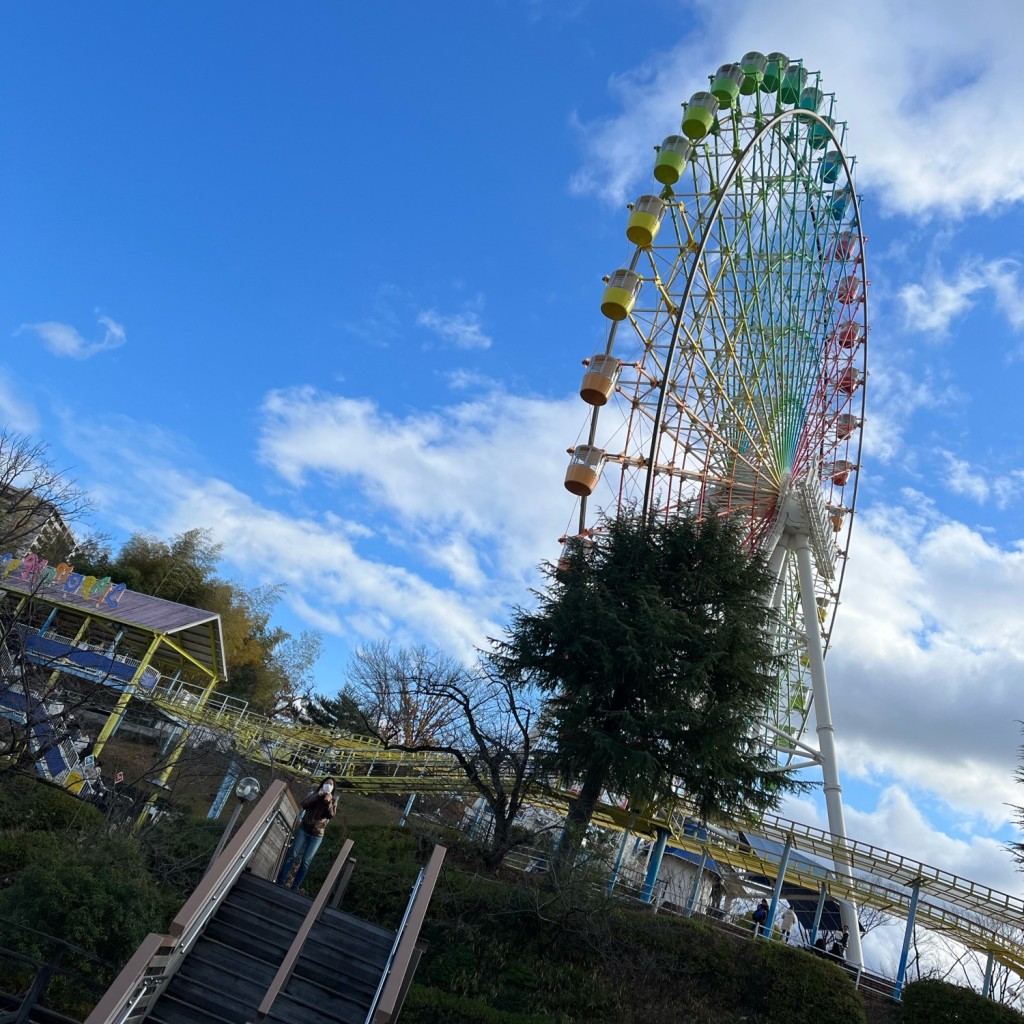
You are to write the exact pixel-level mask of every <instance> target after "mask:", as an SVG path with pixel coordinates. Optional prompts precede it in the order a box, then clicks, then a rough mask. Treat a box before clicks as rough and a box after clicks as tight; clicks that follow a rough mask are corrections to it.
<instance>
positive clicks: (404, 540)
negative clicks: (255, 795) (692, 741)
mask: <svg viewBox="0 0 1024 1024" xmlns="http://www.w3.org/2000/svg"><path fill="white" fill-rule="evenodd" d="M629 10H630V13H629V15H628V17H625V16H624V15H623V7H622V5H621V4H611V3H610V2H597V0H590V2H588V0H559V2H558V3H553V2H552V3H547V2H544V0H504V2H495V3H477V4H468V3H460V4H450V5H444V4H441V5H437V4H434V5H423V4H419V3H399V4H333V3H326V2H323V3H311V4H305V5H300V6H295V5H282V4H271V3H262V2H257V0H246V2H244V3H242V2H240V0H239V2H229V0H224V2H222V3H218V4H216V5H209V4H200V3H196V2H190V0H179V2H178V3H176V4H173V5H139V4H133V3H127V2H121V3H118V2H110V3H107V4H104V5H100V6H97V5H82V4H78V3H72V2H65V3H60V2H54V3H51V4H47V5H45V8H44V7H42V6H39V5H27V4H21V5H14V4H7V5H4V7H3V9H2V11H0V56H2V64H0V67H2V68H3V71H2V72H0V81H2V83H3V92H4V95H3V107H4V110H5V121H4V143H5V144H4V147H3V148H4V156H3V157H2V158H0V204H2V224H3V238H4V241H5V244H4V245H3V246H2V248H0V338H3V339H5V340H3V341H2V342H0V345H2V348H0V415H2V416H3V418H4V419H5V420H6V421H7V422H8V423H9V424H10V425H12V426H14V427H16V428H18V429H20V430H24V431H27V432H29V433H31V434H33V435H36V436H38V437H40V438H43V439H45V440H46V441H48V442H49V443H50V444H52V446H53V448H54V450H55V452H56V453H57V455H58V459H59V462H60V463H61V464H62V465H65V466H68V467H71V468H73V471H74V473H75V475H76V476H77V477H78V479H79V480H80V481H81V482H82V483H83V484H84V485H85V486H87V487H88V488H89V489H90V490H91V491H92V492H93V494H94V495H95V498H96V501H97V512H96V515H95V518H94V522H93V524H92V525H93V527H94V528H96V529H100V530H106V531H109V532H111V533H112V534H113V535H114V536H115V537H116V538H120V537H123V536H124V535H126V534H127V533H128V532H130V531H132V530H136V529H144V530H149V531H152V532H155V533H157V534H160V535H165V536H166V535H170V534H172V533H175V532H177V531H180V530H183V529H186V528H189V527H193V526H209V527H211V528H212V529H213V530H214V531H215V532H216V534H217V536H218V538H220V539H221V540H222V541H223V542H224V543H225V559H226V560H225V565H224V572H225V573H226V574H228V575H231V576H235V577H238V578H240V579H243V580H245V581H249V582H271V581H284V582H285V583H287V585H288V591H287V594H288V596H287V607H286V608H284V609H283V614H282V622H283V624H284V625H285V626H286V627H288V628H292V629H296V630H297V629H301V628H309V627H315V628H318V629H320V630H322V631H323V632H324V635H325V639H326V647H327V652H326V654H325V657H324V659H323V661H322V663H321V666H320V683H321V686H322V688H323V689H324V690H327V691H331V690H333V689H335V688H336V687H337V685H338V682H339V681H340V677H341V673H342V670H343V667H344V664H345V662H346V660H347V657H348V654H349V652H350V650H351V648H352V647H353V646H354V645H356V644H358V643H360V642H362V641H366V640H371V639H375V638H377V637H380V636H385V635H387V636H392V637H394V638H396V639H397V640H399V641H419V640H423V641H426V642H428V643H436V644H438V645H441V646H443V647H446V648H448V649H450V650H452V651H455V652H466V653H468V652H469V651H471V650H472V648H473V646H474V645H475V644H477V643H479V642H480V641H481V640H482V638H484V637H485V636H487V635H489V634H494V632H495V631H497V630H499V629H500V628H501V625H502V623H503V622H504V621H505V620H506V617H507V613H508V609H509V607H510V605H512V604H514V603H516V602H518V601H522V600H524V599H525V598H526V594H527V590H528V588H529V586H530V585H531V584H533V583H535V582H536V581H537V575H536V568H535V567H536V565H537V563H538V562H539V561H540V560H541V559H544V558H551V557H554V556H555V555H556V554H557V550H558V544H557V538H558V536H559V535H560V534H561V533H563V532H564V531H565V529H566V527H567V526H568V525H569V522H570V519H571V516H572V512H573V507H572V502H571V500H570V498H569V496H568V495H567V494H566V493H565V491H564V490H563V488H562V484H561V481H562V476H563V473H564V468H565V461H566V456H565V449H566V447H567V446H569V445H571V444H573V443H574V442H575V440H576V438H577V435H578V433H579V430H580V426H581V424H582V422H583V420H584V409H583V407H582V404H581V402H580V400H579V398H578V396H577V395H576V388H577V386H578V382H579V374H580V360H581V359H582V358H583V357H585V356H587V355H589V354H590V352H591V351H592V350H593V348H594V347H595V345H596V344H597V343H598V342H599V341H600V339H601V338H602V337H603V332H604V327H605V323H606V322H605V321H604V319H603V318H602V317H601V315H600V313H599V311H598V302H599V296H600V291H601V287H602V285H601V277H602V275H604V274H607V273H608V272H610V270H612V269H613V268H615V267H616V266H618V265H619V263H620V261H621V260H622V258H623V256H624V254H625V253H626V250H627V243H626V242H625V240H624V238H623V235H622V228H623V223H624V209H623V207H624V204H625V203H626V202H627V201H629V200H630V199H632V198H634V197H635V195H637V194H639V193H640V192H642V191H646V190H647V189H648V188H649V187H650V186H649V184H648V183H649V180H650V179H649V170H650V161H651V153H652V151H651V146H652V145H653V144H655V143H656V142H659V141H660V140H661V139H662V138H663V137H664V136H665V135H667V134H671V133H672V132H674V131H675V130H676V129H677V126H678V117H679V104H680V102H681V101H682V100H684V99H686V98H687V97H688V96H689V95H690V94H691V93H692V92H693V91H695V90H696V89H698V88H700V87H701V86H703V85H704V84H705V83H706V80H707V78H706V76H707V75H708V73H709V72H711V71H713V70H714V69H715V67H717V66H718V65H719V64H720V63H723V62H725V61H728V60H735V59H738V58H739V56H740V55H741V54H742V53H744V52H745V51H746V50H749V49H761V50H762V51H769V50H775V49H778V50H782V51H784V52H786V53H789V54H790V55H793V56H800V57H802V58H804V60H805V62H806V63H807V65H808V66H810V67H812V68H820V69H821V71H822V73H823V76H824V80H825V84H826V87H827V88H828V89H830V90H831V89H834V90H835V93H836V95H837V103H838V106H839V110H840V112H841V116H842V117H843V119H845V120H847V121H848V123H849V130H848V133H847V145H848V149H849V150H850V152H852V153H853V154H855V155H856V157H857V169H858V178H857V184H858V191H859V192H860V194H861V196H862V213H863V217H864V221H865V229H866V233H867V235H868V236H869V239H870V243H869V246H868V257H869V276H870V278H871V280H872V332H871V351H870V356H869V363H870V379H869V390H868V411H869V419H868V422H867V424H866V428H865V447H864V451H865V456H864V464H863V468H862V472H861V486H860V505H859V515H858V517H857V522H856V525H855V529H854V535H853V541H852V546H851V553H850V554H851V557H850V562H849V567H848V571H847V575H846V582H845V585H844V591H843V595H842V598H843V600H842V606H841V608H840V612H839V616H838V619H837V623H836V629H835V633H834V636H833V650H832V652H831V654H830V656H829V673H830V685H831V689H832V704H833V713H834V717H835V721H836V726H837V735H838V743H839V751H840V758H841V768H842V772H843V780H844V785H845V795H846V802H847V821H848V825H849V828H850V831H851V833H852V834H853V835H855V836H857V837H859V838H863V839H866V840H869V841H873V842H876V843H878V844H879V845H882V846H886V847H890V848H894V849H896V850H898V851H900V852H903V853H906V854H910V855H914V856H917V857H919V858H921V859H923V860H925V861H928V862H931V863H935V864H937V865H939V866H942V867H944V868H946V869H948V870H953V871H957V872H960V873H962V874H964V875H966V876H967V877H970V878H974V879H976V880H979V881H983V882H986V883H988V884H992V885H995V886H997V887H999V888H1001V889H1003V890H1006V891H1010V892H1013V893H1018V892H1020V890H1021V888H1022V887H1021V884H1020V882H1019V880H1018V876H1017V875H1016V874H1015V872H1014V870H1013V867H1012V865H1011V863H1010V860H1009V858H1008V857H1007V855H1006V854H1005V853H1004V852H1003V850H1002V843H1003V842H1005V841H1006V840H1007V839H1010V838H1012V837H1013V836H1014V835H1015V834H1016V833H1015V831H1014V829H1013V828H1012V827H1011V825H1010V823H1009V816H1010V809H1009V807H1008V804H1010V803H1012V802H1020V803H1024V793H1021V792H1020V791H1019V789H1018V787H1016V786H1015V785H1014V783H1013V780H1012V773H1013V771H1014V768H1015V766H1016V762H1017V746H1018V743H1019V741H1020V735H1019V724H1018V719H1021V718H1024V709H1022V707H1021V701H1020V699H1019V698H1018V694H1019V692H1020V682H1021V673H1022V662H1024V619H1022V617H1021V614H1020V609H1021V607H1022V605H1024V551H1022V543H1021V540H1022V535H1024V530H1022V528H1021V525H1020V523H1021V511H1022V507H1024V450H1022V449H1024V445H1022V439H1024V430H1022V428H1021V425H1020V422H1019V420H1018V416H1017V414H1016V413H1014V412H1013V410H1014V409H1018V408H1019V406H1020V399H1019V395H1020V392H1021V388H1022V385H1024V335H1022V328H1024V282H1022V279H1021V267H1022V264H1021V244H1020V241H1019V239H1020V237H1021V228H1022V226H1024V217H1022V214H1021V199H1022V198H1024V131H1022V130H1021V129H1022V127H1024V126H1022V123H1021V121H1022V115H1021V113H1020V110H1019V105H1018V104H1017V92H1016V86H1017V82H1018V78H1019V53H1018V50H1019V46H1018V40H1019V38H1020V36H1021V34H1022V32H1024V8H1020V7H1018V5H1016V4H1012V3H1010V2H1009V0H975V3H974V4H973V6H972V12H973V15H972V17H971V18H969V19H965V18H964V17H963V16H962V7H961V5H954V4H953V3H952V2H951V0H927V2H924V0H917V2H908V3H904V4H900V5H893V4H891V3H886V2H884V0H862V2H861V3H860V4H858V5H857V8H856V11H855V13H853V14H850V15H849V16H840V15H839V14H838V13H836V12H832V13H829V12H828V11H827V10H825V9H823V8H822V7H821V6H820V5H819V4H811V3H809V2H807V0H794V2H792V3H790V4H789V5H788V7H787V12H788V14H787V17H786V19H785V24H784V25H783V24H782V23H781V22H780V19H779V18H778V15H777V14H776V13H773V8H772V5H768V4H764V3H760V4H753V3H744V2H738V0H719V2H716V3H714V4H710V3H703V2H683V0H649V2H645V3H638V4H635V5H633V6H632V7H631V8H630V9H629ZM789 809H790V810H791V811H792V812H793V813H794V815H799V816H801V817H803V818H804V819H807V820H811V821H813V822H816V823H820V822H822V821H823V815H822V812H821V809H820V807H819V806H818V805H817V803H815V802H814V801H809V802H805V803H801V804H794V805H791V807H790V808H789Z"/></svg>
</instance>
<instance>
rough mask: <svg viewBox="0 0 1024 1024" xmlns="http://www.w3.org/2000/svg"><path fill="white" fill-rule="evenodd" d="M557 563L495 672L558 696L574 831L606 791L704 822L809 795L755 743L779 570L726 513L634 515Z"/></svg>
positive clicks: (502, 645)
mask: <svg viewBox="0 0 1024 1024" xmlns="http://www.w3.org/2000/svg"><path fill="white" fill-rule="evenodd" d="M598 537H599V539H598V540H597V541H596V542H594V543H583V542H579V543H577V544H576V545H575V546H574V548H573V549H572V550H571V551H570V552H569V555H568V558H567V559H565V560H563V561H562V562H561V563H560V564H559V566H557V567H554V566H549V567H548V570H547V573H548V585H547V588H546V589H545V590H544V591H542V592H539V593H537V595H536V596H537V600H538V603H537V607H536V608H534V609H531V610H526V609H523V608H519V609H517V610H516V612H515V614H514V616H513V619H512V622H511V625H510V626H509V628H508V630H507V632H506V635H505V637H504V638H503V639H501V640H498V641H495V643H494V649H493V653H492V655H491V657H492V660H493V663H494V664H495V665H496V666H497V667H498V668H499V670H500V671H501V672H502V674H503V675H505V676H506V677H516V678H519V679H522V680H524V681H525V680H529V682H530V683H531V684H532V685H535V686H537V687H539V688H540V689H541V690H542V691H543V692H544V693H545V694H546V695H547V701H546V711H545V722H546V737H547V741H548V746H549V755H548V757H549V763H550V765H551V767H552V769H553V770H554V771H555V772H557V774H558V775H559V776H561V778H562V779H563V780H564V781H565V782H566V783H569V784H574V783H580V784H581V788H580V791H579V795H578V796H577V797H576V799H575V800H574V801H573V803H572V805H571V806H570V812H569V823H570V826H577V831H578V828H579V827H580V826H585V825H586V824H587V823H588V822H589V821H590V818H591V816H592V815H593V811H594V807H595V805H596V802H597V800H598V799H599V797H600V794H601V791H602V790H603V789H608V790H610V791H612V792H614V793H616V794H624V795H627V796H628V797H629V798H630V799H631V800H632V801H634V802H644V801H650V800H661V799H665V798H668V797H671V796H672V795H673V794H674V793H675V792H677V790H682V791H683V792H684V793H685V796H686V798H687V800H688V801H689V802H690V803H691V805H693V807H694V808H695V810H696V811H697V813H698V814H699V815H700V817H701V818H702V819H708V818H711V817H714V816H715V815H716V814H728V813H731V812H735V811H738V810H740V809H751V810H755V811H756V810H758V809H764V808H767V807H771V806H775V805H776V804H777V802H778V800H779V798H780V796H781V793H782V792H784V791H785V790H787V789H794V788H800V786H799V784H797V783H796V782H795V781H794V780H792V779H791V778H789V777H787V776H782V775H779V774H777V773H776V772H775V771H773V768H774V765H775V761H774V758H773V757H772V755H771V754H770V753H769V752H767V751H765V750H764V749H763V747H762V745H761V743H760V742H759V741H758V740H757V739H755V738H754V735H755V733H756V732H757V726H758V721H759V719H760V716H761V715H762V713H763V711H764V709H765V708H766V706H767V705H768V704H769V702H770V701H771V699H772V697H773V694H774V688H775V681H776V676H775V672H776V661H775V657H774V655H773V651H772V644H771V639H770V631H769V626H770V612H769V606H770V600H769V599H770V593H771V589H772V586H773V581H772V579H771V574H770V573H769V571H768V569H767V566H766V564H765V562H764V560H763V559H761V558H760V557H757V556H753V557H751V556H750V555H749V553H747V552H746V551H745V550H744V548H743V546H742V544H741V542H740V538H739V535H738V532H737V530H736V529H735V528H734V527H733V526H732V525H731V524H730V523H729V522H728V521H725V520H722V519H719V518H716V517H707V518H704V519H697V518H695V517H693V516H689V515H684V514H678V513H677V514H666V513H664V512H661V513H658V514H655V515H652V516H651V517H650V518H649V519H643V518H641V517H639V516H638V515H636V514H633V513H628V514H622V515H620V516H618V517H616V518H609V519H607V520H606V521H605V522H604V523H603V530H602V531H600V533H599V534H598Z"/></svg>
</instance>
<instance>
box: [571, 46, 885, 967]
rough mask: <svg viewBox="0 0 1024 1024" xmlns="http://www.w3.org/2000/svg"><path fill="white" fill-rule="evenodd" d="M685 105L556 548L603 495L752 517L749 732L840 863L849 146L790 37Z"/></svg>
mask: <svg viewBox="0 0 1024 1024" xmlns="http://www.w3.org/2000/svg"><path fill="white" fill-rule="evenodd" d="M683 107H684V110H683V118H682V134H681V135H670V136H668V138H666V139H665V140H664V141H663V142H662V143H661V145H660V146H658V147H656V150H657V157H656V160H655V162H654V168H653V172H654V179H655V181H656V183H657V184H656V191H655V190H652V191H651V193H650V194H646V195H641V196H640V197H639V198H638V199H637V200H636V201H635V202H633V203H631V204H630V207H629V209H630V214H629V219H628V223H627V225H626V237H627V239H628V240H629V243H630V246H631V249H630V252H629V254H628V259H627V260H625V261H624V263H623V265H622V266H621V267H620V268H619V269H617V270H615V271H614V272H613V273H612V274H611V275H610V277H607V278H605V281H606V285H607V286H606V288H605V290H604V296H603V300H602V303H601V312H602V313H603V314H604V316H605V317H606V318H607V319H608V320H609V321H610V324H609V326H608V329H607V334H606V338H605V342H604V346H603V347H602V348H601V349H600V350H599V351H597V352H596V353H594V354H593V355H592V356H590V358H589V359H586V360H584V365H585V367H586V369H585V372H584V376H583V383H582V386H581V388H580V395H581V397H582V398H583V400H584V401H585V402H587V403H588V404H589V405H590V406H591V407H592V411H591V413H590V415H589V417H588V422H587V426H586V427H585V429H584V431H583V434H582V436H581V440H580V442H579V443H577V444H576V445H575V446H574V447H573V448H572V449H570V452H571V456H572V457H571V460H570V463H569V467H568V470H567V472H566V478H565V486H566V488H567V489H568V490H569V491H571V492H572V493H573V494H575V495H578V496H579V499H580V500H579V518H578V529H577V532H576V533H575V535H573V536H571V537H568V538H566V543H567V544H588V543H594V542H597V541H599V537H598V536H597V535H596V534H595V527H597V523H598V522H599V519H598V518H597V517H595V516H594V515H593V514H592V510H593V509H594V508H595V507H596V508H597V509H599V510H600V511H601V512H606V511H609V510H611V511H614V510H615V509H621V508H635V509H637V510H638V511H640V512H641V513H643V514H648V513H654V514H657V513H669V512H672V511H673V510H676V509H683V508H685V509H691V510H695V511H696V512H697V513H698V514H699V515H703V516H728V517H729V518H730V519H732V520H733V521H734V522H739V523H740V524H741V525H742V530H743V533H744V536H745V538H746V543H747V545H748V547H749V549H750V551H751V552H755V551H757V552H760V553H761V554H762V555H763V556H764V557H765V558H766V559H767V560H768V563H769V566H770V568H771V570H772V572H773V574H774V576H775V579H776V580H777V586H776V588H775V594H774V598H773V609H774V611H775V622H776V629H777V632H776V636H775V645H776V650H777V653H778V654H779V655H780V662H781V664H782V666H783V667H782V669H781V670H780V672H779V675H778V687H777V689H776V692H775V699H774V701H773V703H772V705H771V706H769V707H766V708H765V709H764V714H763V717H762V719H761V721H760V722H759V723H757V726H756V729H757V732H758V734H759V738H760V741H761V742H762V743H763V744H764V745H765V746H767V747H768V748H770V749H771V750H773V751H774V752H775V753H776V756H777V763H778V767H779V770H780V771H796V770H799V769H801V768H807V767H809V766H819V767H820V770H821V774H822V777H823V781H824V794H825V802H826V806H827V810H828V823H829V829H830V831H831V832H832V834H833V835H834V836H836V837H837V839H838V841H839V847H838V848H837V850H836V867H837V870H840V871H843V872H845V873H847V874H849V872H850V870H851V865H850V861H849V858H848V857H847V856H846V855H845V853H844V851H843V849H842V846H843V844H844V842H845V839H846V826H845V823H844V820H843V807H842V800H841V787H840V783H839V769H838V764H837V761H836V751H835V744H834V742H833V727H832V717H831V712H830V710H829V698H828V687H827V683H826V676H825V654H826V652H827V651H828V647H829V643H830V640H831V636H832V627H833V623H834V621H835V614H836V609H837V607H838V604H839V595H840V590H841V587H842V580H843V572H844V569H845V564H846V551H847V548H848V545H849V537H850V531H851V527H852V523H853V518H854V508H855V503H856V492H857V479H858V472H857V471H858V469H859V466H860V447H861V430H860V428H861V425H862V423H863V420H864V401H865V386H864V385H865V377H866V353H867V344H866V343H867V329H868V324H867V315H868V314H867V286H868V281H867V278H866V267H865V263H864V236H863V233H862V231H861V221H860V210H859V206H858V202H857V194H856V192H855V190H854V184H853V165H854V160H853V159H852V158H850V157H848V156H847V155H846V153H845V151H844V143H845V136H846V125H845V123H843V122H841V121H839V120H838V119H837V113H836V108H835V98H834V95H833V94H831V93H826V92H824V91H823V83H822V81H821V76H820V75H819V74H818V73H817V72H809V71H808V70H807V69H806V68H805V67H804V66H803V64H802V62H799V61H796V62H790V61H789V60H788V58H787V57H786V56H785V55H783V54H781V53H771V54H768V55H767V56H765V55H763V54H761V53H748V54H746V55H745V56H744V57H743V59H742V60H741V61H740V62H739V63H735V64H725V65H723V66H722V67H720V68H719V69H718V71H717V72H716V73H715V74H714V75H713V76H711V81H710V88H709V89H708V90H707V91H701V92H697V93H695V94H694V95H693V96H692V97H691V98H690V100H689V102H688V103H685V104H684V105H683ZM597 528H598V529H599V527H597ZM812 720H813V723H814V729H815V732H816V743H813V742H811V740H810V739H808V738H807V736H806V735H805V733H806V730H807V726H808V724H809V723H810V722H811V721H812ZM847 913H848V917H849V920H848V921H847V922H846V923H848V924H849V925H850V933H851V935H852V936H853V937H854V939H853V942H852V943H851V952H852V955H853V957H854V958H855V959H856V960H857V961H858V962H859V961H860V949H859V936H858V929H857V922H856V912H855V909H854V908H853V907H852V906H851V907H850V908H849V909H848V911H847ZM854 944H856V945H854Z"/></svg>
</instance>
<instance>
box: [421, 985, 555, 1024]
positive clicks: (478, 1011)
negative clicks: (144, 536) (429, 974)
mask: <svg viewBox="0 0 1024 1024" xmlns="http://www.w3.org/2000/svg"><path fill="white" fill-rule="evenodd" d="M573 1019H574V1018H572V1017H566V1016H558V1017H553V1016H551V1015H549V1014H543V1015H540V1016H538V1015H535V1014H530V1013H515V1012H510V1011H507V1010H496V1009H494V1007H492V1006H488V1005H487V1003H485V1002H483V1001H482V1000H479V999H471V998H469V997H467V996H458V995H453V994H451V993H449V992H444V991H442V990H441V989H438V988H427V987H426V986H423V985H414V986H413V987H412V988H411V989H410V990H409V996H408V998H407V999H406V1002H405V1007H404V1009H403V1010H402V1024H571V1022H572V1021H573Z"/></svg>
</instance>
